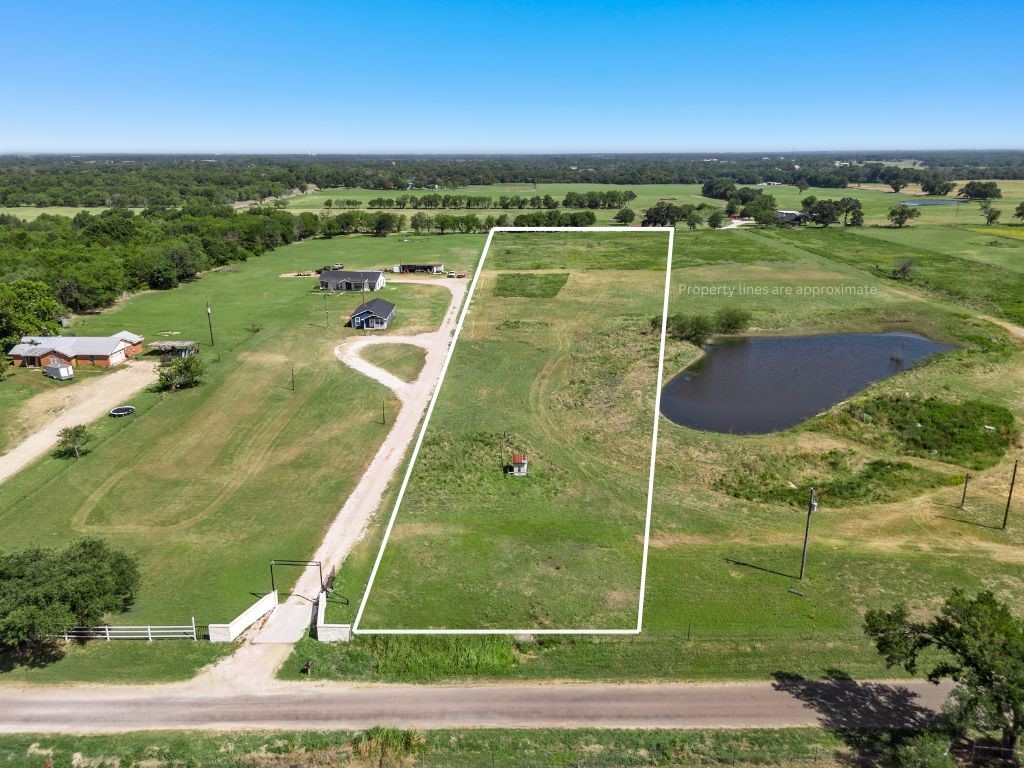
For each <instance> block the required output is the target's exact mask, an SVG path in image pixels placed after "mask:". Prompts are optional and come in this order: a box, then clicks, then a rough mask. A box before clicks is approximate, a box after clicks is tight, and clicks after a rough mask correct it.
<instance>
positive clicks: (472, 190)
mask: <svg viewBox="0 0 1024 768" xmlns="http://www.w3.org/2000/svg"><path fill="white" fill-rule="evenodd" d="M997 183H998V184H999V185H1000V188H1001V189H1002V191H1003V196H1004V199H1002V200H999V201H996V207H997V208H1005V209H1006V210H1005V211H1004V213H1003V217H1004V219H1003V220H1004V223H1007V222H1009V221H1010V220H1011V219H1010V217H1011V216H1012V214H1013V208H1014V207H1015V206H1016V205H1017V204H1018V203H1020V202H1021V200H1024V183H1022V182H1019V181H999V182H997ZM737 186H742V185H737ZM608 189H630V190H632V191H633V192H635V193H636V195H637V198H636V200H633V201H632V202H631V203H629V207H630V208H632V209H633V210H635V211H636V212H637V213H638V218H637V222H638V223H639V220H640V219H641V218H642V217H643V212H644V211H645V210H646V209H648V208H650V207H652V206H654V205H655V204H657V203H658V202H659V201H662V200H665V201H668V202H671V203H673V204H675V205H685V204H687V203H689V204H692V205H699V204H700V203H710V204H712V205H716V206H719V207H724V206H725V201H723V200H712V199H710V198H705V197H701V196H700V185H699V184H622V185H614V184H494V185H488V186H474V187H459V188H455V189H438V190H424V189H421V190H408V191H407V190H390V191H383V190H378V189H345V188H336V189H322V190H319V191H317V192H313V193H310V194H308V195H302V196H300V197H293V198H289V199H288V210H291V211H293V212H301V211H303V210H309V211H316V212H318V213H319V212H322V211H323V210H324V208H323V204H324V201H325V200H327V199H328V198H330V199H333V200H338V199H343V198H350V199H353V200H360V201H362V203H363V210H365V209H366V202H367V201H369V200H371V199H373V198H376V197H396V196H398V195H403V194H408V195H413V196H422V195H426V194H432V193H435V192H436V193H438V194H453V195H486V196H489V197H493V198H495V200H496V199H497V198H498V197H500V196H502V195H509V196H512V195H519V196H521V197H522V196H526V197H532V196H533V195H541V196H543V195H551V196H552V197H554V198H555V199H556V200H558V201H559V202H561V201H562V199H563V198H564V197H565V194H566V193H567V192H587V191H590V190H608ZM760 189H763V190H764V191H765V192H766V193H767V194H770V195H774V196H775V200H776V202H777V204H778V206H779V208H782V209H785V210H799V209H800V201H801V200H802V199H803V198H805V197H807V196H809V195H815V196H817V197H820V198H835V199H838V198H841V197H855V198H857V199H858V200H860V201H861V203H862V204H863V206H864V216H865V221H866V223H868V224H888V220H887V219H886V214H887V213H888V212H889V208H891V207H892V206H893V205H895V204H896V203H898V202H900V201H902V200H915V199H920V197H921V193H920V189H917V190H914V189H913V188H907V189H904V190H903V191H901V192H900V193H898V194H897V193H894V192H893V191H892V190H891V189H889V188H888V187H885V186H884V185H864V186H863V187H849V188H847V189H830V188H824V187H821V188H819V187H811V188H810V189H808V190H806V191H804V192H800V190H799V189H797V188H796V187H794V186H788V185H784V186H778V187H760ZM954 195H955V190H954ZM392 210H394V212H395V213H401V214H404V215H405V216H406V217H408V216H410V215H411V214H413V213H415V212H416V210H417V209H413V208H409V209H403V210H398V209H392ZM529 210H530V209H524V210H523V211H520V210H518V209H512V210H501V209H490V210H475V209H474V210H470V211H467V210H464V209H451V210H445V211H440V210H428V211H426V213H429V214H436V213H439V212H444V213H451V214H454V215H462V214H466V213H475V214H477V215H478V216H481V217H482V216H487V215H493V216H499V215H501V214H503V213H505V214H508V215H510V216H512V217H515V216H516V215H517V214H519V213H525V212H529ZM920 210H921V218H919V219H917V220H916V221H917V223H918V224H924V223H932V224H937V223H951V224H952V223H970V222H974V223H984V222H983V219H982V218H981V216H980V215H979V213H978V203H975V202H971V203H965V204H964V205H962V206H949V207H942V206H925V207H922V208H921V209H920ZM594 213H595V214H596V215H597V223H598V224H599V225H612V224H615V222H614V221H613V220H612V216H614V215H615V210H596V211H594Z"/></svg>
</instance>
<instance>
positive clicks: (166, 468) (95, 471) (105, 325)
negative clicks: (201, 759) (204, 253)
mask: <svg viewBox="0 0 1024 768" xmlns="http://www.w3.org/2000/svg"><path fill="white" fill-rule="evenodd" d="M482 243H483V238H482V237H446V238H422V239H420V240H418V241H417V242H416V244H414V245H411V246H408V245H407V246H406V247H408V248H410V249H414V252H415V253H416V254H419V255H420V256H421V257H423V258H431V259H435V258H436V259H438V260H451V261H453V262H454V261H457V260H458V259H459V258H461V256H460V255H459V254H460V253H462V252H476V253H479V249H480V247H481V246H482ZM396 247H401V244H400V243H396V242H390V241H384V240H381V239H375V238H363V237H357V238H346V239H337V240H333V241H320V242H316V243H300V244H297V245H292V246H288V247H285V248H281V249H279V250H277V251H275V252H273V253H270V254H267V255H265V256H263V257H260V258H258V259H253V260H251V261H249V262H247V263H244V264H234V265H231V266H230V267H227V268H222V269H219V270H215V271H213V272H209V273H206V274H204V275H203V276H202V278H201V279H199V280H197V281H194V282H192V283H189V284H185V285H182V286H181V287H179V288H176V289H173V290H170V291H149V292H146V293H142V294H138V295H135V296H133V297H131V298H129V299H128V300H127V301H126V302H124V303H123V304H121V305H119V306H117V307H116V308H114V309H112V310H110V311H107V312H103V313H101V314H97V315H92V316H87V317H80V318H77V319H76V321H75V324H74V326H73V328H72V331H73V332H75V333H78V334H87V333H100V334H106V333H110V332H114V331H116V330H120V329H122V328H131V329H133V330H135V331H137V332H139V333H141V334H142V335H143V336H145V337H146V339H147V340H148V341H153V340H158V339H196V340H198V341H200V344H201V358H202V359H203V361H204V362H205V363H206V365H207V367H208V373H207V375H206V378H205V381H204V383H203V384H202V385H201V386H199V387H197V388H195V389H191V390H186V391H182V392H177V393H173V394H166V395H161V394H157V393H154V392H143V393H141V394H140V395H138V396H137V397H136V398H134V399H133V400H132V402H131V404H132V405H134V406H135V407H136V409H137V411H136V413H135V414H134V415H133V416H132V417H130V418H125V419H103V420H101V421H100V422H97V423H96V424H95V425H93V430H94V432H95V434H96V439H95V441H94V442H93V443H92V444H90V446H89V447H90V450H89V452H88V453H87V454H86V455H84V456H83V457H82V458H81V459H80V460H78V461H69V460H58V459H55V458H52V457H49V456H47V457H45V458H42V459H40V460H39V461H37V462H35V463H34V464H33V465H31V466H30V467H28V468H27V469H25V470H24V471H22V472H21V473H19V474H18V475H15V476H14V477H12V478H10V479H9V480H8V481H7V482H5V483H4V485H3V493H2V494H0V532H2V537H0V541H2V546H3V547H4V548H12V549H13V548H18V547H23V546H28V545H58V544H62V543H64V542H66V541H68V540H69V539H72V538H74V537H75V536H79V535H83V534H94V535H99V536H102V537H104V538H105V539H107V540H108V541H110V542H111V543H112V544H114V545H116V546H120V547H124V548H126V549H128V550H130V551H132V552H134V553H136V554H137V555H138V556H139V558H140V560H141V564H142V572H143V584H142V588H141V591H140V594H139V596H138V600H137V602H136V604H135V606H134V607H133V609H132V610H131V611H130V612H129V613H128V614H126V615H123V616H117V617H115V621H116V623H124V624H129V623H156V624H168V623H188V622H189V620H190V617H191V616H193V615H194V616H195V617H196V621H197V622H198V623H199V624H201V625H205V624H207V623H210V622H223V621H226V620H229V619H230V618H232V617H234V616H235V615H236V614H237V613H238V612H240V611H241V610H242V609H243V608H245V607H246V606H248V605H249V604H250V603H251V602H253V600H254V599H255V598H254V596H255V595H259V594H262V593H264V592H266V591H267V590H268V589H269V576H268V574H267V561H268V560H269V559H271V558H274V557H277V558H306V557H309V556H310V555H311V554H312V552H313V551H314V550H315V549H316V547H317V545H318V544H319V542H320V539H321V537H322V534H323V532H324V530H325V529H326V527H327V525H328V524H329V523H330V521H331V520H332V519H333V518H334V516H335V514H336V513H337V511H338V509H339V508H340V507H341V505H342V503H343V502H344V500H345V498H346V497H347V495H348V493H349V492H350V490H351V488H352V487H353V486H354V484H355V482H356V481H357V479H358V478H359V476H360V475H361V473H362V472H363V469H364V468H365V466H366V464H367V463H368V462H369V461H370V459H371V458H372V455H373V452H374V450H375V449H376V446H377V445H379V443H380V442H381V441H382V440H383V438H384V436H385V435H386V432H387V429H388V427H386V426H384V425H382V424H381V423H380V406H381V401H382V399H384V400H385V401H386V403H387V407H388V408H389V409H391V410H394V409H396V408H397V407H398V403H397V401H396V400H395V399H394V398H393V397H392V396H391V394H390V392H389V391H388V390H386V389H385V388H384V387H382V386H381V385H379V384H377V383H376V382H373V381H371V380H369V379H367V378H365V377H363V376H360V375H359V374H357V373H355V372H354V371H352V370H350V369H348V368H346V367H345V366H344V365H343V364H342V363H340V362H338V361H337V360H335V358H334V356H333V348H334V346H335V345H336V344H338V343H339V342H340V341H341V340H342V339H343V338H345V336H347V335H349V334H352V333H356V332H355V331H352V330H351V329H348V328H345V327H344V326H343V323H344V322H345V321H346V320H347V317H348V314H349V312H350V311H351V310H352V309H353V308H354V307H355V306H356V305H357V304H358V303H359V302H360V301H362V300H363V299H364V298H366V297H365V295H361V294H337V295H334V296H330V297H328V299H327V310H328V313H329V315H325V311H324V299H323V297H322V295H321V294H320V292H319V291H318V290H317V289H316V287H315V286H316V279H315V278H308V277H307V278H287V277H281V276H280V275H282V274H284V273H287V272H294V271H299V270H301V269H306V268H309V267H311V266H315V265H316V264H317V263H318V262H323V261H329V262H335V261H342V262H345V263H346V264H350V265H352V266H356V267H363V268H366V267H371V266H374V265H376V264H377V263H378V262H381V261H387V260H389V259H390V258H391V252H392V249H394V248H396ZM378 295H382V296H383V297H384V298H387V299H389V300H391V301H393V302H395V303H396V304H397V305H398V306H399V307H400V310H401V311H400V314H399V315H398V316H397V317H396V321H395V324H394V325H393V326H392V329H393V331H389V332H395V333H407V332H408V333H417V332H420V331H423V330H429V329H431V328H435V327H436V326H437V324H438V323H439V322H440V320H441V318H442V316H443V313H444V311H445V309H446V307H447V304H448V297H449V294H448V292H447V291H444V290H443V289H441V288H435V287H432V286H421V285H398V284H395V285H389V286H388V287H387V288H386V289H385V290H384V291H383V292H381V294H378ZM207 301H209V302H210V304H211V306H212V309H213V316H212V317H213V325H214V338H215V342H216V345H215V346H211V344H210V339H209V333H208V329H207V319H206V311H205V308H206V302H207ZM328 316H329V325H328V324H327V322H326V321H327V318H328ZM293 368H294V376H295V379H294V380H295V386H294V389H292V386H291V372H292V369H293ZM13 381H14V382H15V383H16V382H17V379H15V380H13ZM9 383H11V382H8V381H4V382H0V392H4V391H5V388H6V387H7V386H8V384H9ZM296 575H297V574H287V575H286V576H285V577H284V578H285V580H286V581H285V583H284V584H283V586H284V587H287V586H288V582H287V579H291V578H294V577H295V576H296ZM227 650H230V646H227V647H218V646H211V645H208V644H196V645H193V644H192V643H177V642H167V643H165V644H162V645H160V646H159V652H157V651H156V649H155V648H154V647H153V646H146V644H144V643H141V644H136V643H110V644H105V643H100V644H96V643H94V644H91V645H89V646H86V647H85V648H84V649H77V648H73V649H71V650H70V651H69V653H68V654H67V656H66V657H65V658H64V659H63V660H61V661H59V662H57V663H55V664H52V665H50V666H48V667H43V668H40V669H26V668H24V667H17V668H16V669H13V670H7V669H5V666H10V664H9V663H7V664H4V663H0V669H2V670H3V671H4V672H6V674H0V680H4V679H19V680H69V679H90V680H96V679H132V680H144V679H166V678H169V677H187V676H189V675H191V674H192V673H194V671H195V670H196V668H197V667H198V666H201V665H202V664H204V663H206V662H207V661H209V660H210V659H212V658H216V657H217V656H218V655H220V654H223V653H224V652H226V651H227Z"/></svg>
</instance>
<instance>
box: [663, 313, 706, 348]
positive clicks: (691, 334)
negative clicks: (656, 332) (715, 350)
mask: <svg viewBox="0 0 1024 768" xmlns="http://www.w3.org/2000/svg"><path fill="white" fill-rule="evenodd" d="M657 323H658V325H660V324H661V318H658V319H657ZM713 330H714V324H713V323H712V321H711V318H709V317H707V316H706V315H669V318H668V324H667V326H666V331H667V333H668V335H669V336H671V337H673V338H675V339H679V340H680V341H688V342H690V343H691V344H694V345H695V346H698V347H702V346H704V345H705V344H707V343H708V337H709V336H711V332H712V331H713Z"/></svg>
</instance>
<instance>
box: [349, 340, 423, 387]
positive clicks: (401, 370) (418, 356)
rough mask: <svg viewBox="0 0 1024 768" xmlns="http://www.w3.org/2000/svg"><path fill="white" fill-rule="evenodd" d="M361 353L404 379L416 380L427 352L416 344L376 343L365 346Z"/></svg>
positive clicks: (365, 357)
mask: <svg viewBox="0 0 1024 768" xmlns="http://www.w3.org/2000/svg"><path fill="white" fill-rule="evenodd" d="M360 355H361V356H362V357H363V359H365V360H368V361H369V362H371V363H373V364H374V365H377V366H380V367H381V368H383V369H384V370H385V371H389V372H390V373H393V374H395V376H397V377H398V378H400V379H401V380H402V381H416V378H417V377H418V376H419V375H420V371H422V370H423V363H424V362H425V361H426V357H427V352H426V350H425V349H423V347H417V346H416V345H414V344H376V345H374V346H372V347H365V348H364V349H363V350H362V351H361V352H360Z"/></svg>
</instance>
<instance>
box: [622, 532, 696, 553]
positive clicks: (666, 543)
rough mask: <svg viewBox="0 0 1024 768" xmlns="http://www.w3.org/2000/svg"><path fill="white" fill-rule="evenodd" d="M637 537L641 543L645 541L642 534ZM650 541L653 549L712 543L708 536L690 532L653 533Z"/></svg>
mask: <svg viewBox="0 0 1024 768" xmlns="http://www.w3.org/2000/svg"><path fill="white" fill-rule="evenodd" d="M636 538H637V541H639V542H640V543H641V544H642V543H643V541H644V537H643V536H642V535H639V534H638V535H637V537H636ZM649 543H650V546H651V548H652V549H672V548H673V547H683V546H686V545H701V544H710V543H711V539H709V538H708V537H707V536H695V535H692V534H688V533H657V534H654V533H652V534H651V540H650V542H649Z"/></svg>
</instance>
